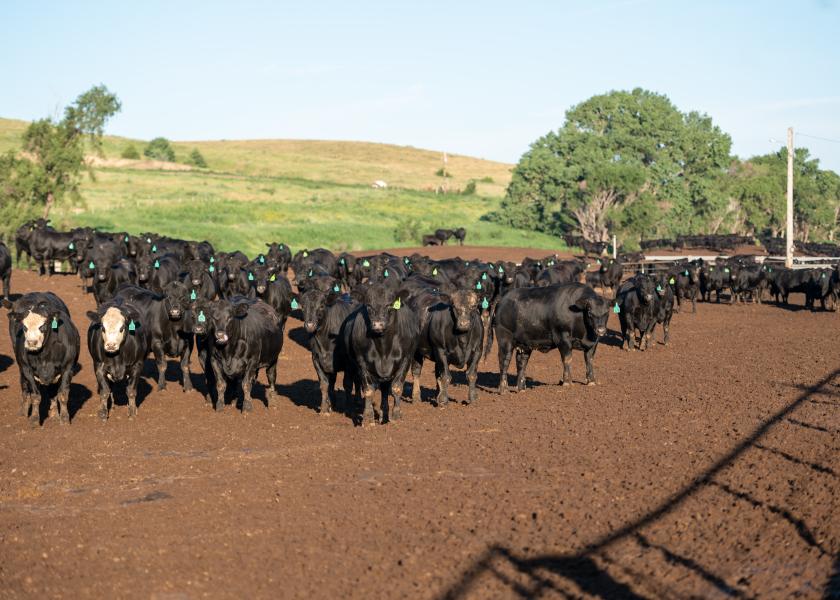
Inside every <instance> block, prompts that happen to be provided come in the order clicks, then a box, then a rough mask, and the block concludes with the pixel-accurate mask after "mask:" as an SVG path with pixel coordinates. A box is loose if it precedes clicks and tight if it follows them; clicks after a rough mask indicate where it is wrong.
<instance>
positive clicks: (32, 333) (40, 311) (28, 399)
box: [3, 292, 79, 427]
mask: <svg viewBox="0 0 840 600" xmlns="http://www.w3.org/2000/svg"><path fill="white" fill-rule="evenodd" d="M3 306H4V307H6V308H8V309H9V334H10V336H11V338H12V346H13V347H14V351H15V359H16V360H17V363H18V367H19V368H20V389H21V405H20V414H22V415H23V416H27V415H28V416H29V422H30V424H31V425H32V426H33V427H36V426H38V425H39V424H40V421H41V399H42V397H43V395H44V392H45V391H46V392H48V391H49V387H50V386H52V385H55V384H58V391H57V393H56V395H55V396H53V397H52V398H51V399H50V410H49V415H50V416H55V414H56V411H57V412H58V416H59V420H60V422H61V423H69V422H70V413H69V411H68V406H67V402H68V399H69V396H70V381H71V379H72V378H73V373H74V372H75V370H76V369H75V368H76V363H77V362H78V359H79V332H78V330H77V329H76V327H75V326H74V325H73V322H72V321H71V320H70V311H68V310H67V306H66V305H65V304H64V302H62V300H61V298H59V297H58V296H56V295H55V294H53V293H50V292H32V293H30V294H26V295H24V296H23V297H21V298H20V299H18V300H17V301H16V302H15V303H14V304H12V303H11V302H9V301H8V300H4V301H3ZM30 411H31V414H30Z"/></svg>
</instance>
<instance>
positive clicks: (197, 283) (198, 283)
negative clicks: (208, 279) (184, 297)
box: [192, 279, 201, 287]
mask: <svg viewBox="0 0 840 600" xmlns="http://www.w3.org/2000/svg"><path fill="white" fill-rule="evenodd" d="M192 284H193V285H194V286H195V287H198V286H200V285H201V280H200V279H193V280H192Z"/></svg>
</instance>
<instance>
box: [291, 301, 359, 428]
mask: <svg viewBox="0 0 840 600" xmlns="http://www.w3.org/2000/svg"><path fill="white" fill-rule="evenodd" d="M300 305H301V309H302V311H303V327H304V329H306V332H307V333H308V334H310V336H311V337H310V339H309V349H310V351H311V352H312V365H313V366H314V367H315V373H316V375H318V381H319V383H320V385H321V414H322V415H328V414H330V412H331V410H332V406H333V404H334V403H335V401H334V398H335V380H336V377H337V376H338V374H339V373H344V382H343V385H344V397H345V408H346V409H347V410H349V409H350V407H351V396H352V392H353V383H354V382H353V375H352V371H351V370H350V368H349V366H350V362H349V357H348V355H347V350H346V348H345V347H344V344H343V343H342V341H341V339H342V332H341V328H342V327H343V325H344V322H345V321H346V320H347V318H348V317H349V316H350V315H351V314H352V313H353V311H354V310H357V309H358V308H359V304H358V303H356V302H355V301H353V300H352V299H351V298H350V296H348V295H346V294H345V295H340V294H338V293H335V292H328V293H325V292H322V291H320V290H315V289H313V290H309V291H308V292H306V293H305V294H303V295H302V296H301V297H300Z"/></svg>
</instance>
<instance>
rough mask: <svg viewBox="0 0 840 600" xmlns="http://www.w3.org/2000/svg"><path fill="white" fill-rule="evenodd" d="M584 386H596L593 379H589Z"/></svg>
mask: <svg viewBox="0 0 840 600" xmlns="http://www.w3.org/2000/svg"><path fill="white" fill-rule="evenodd" d="M586 385H597V384H596V382H595V380H594V379H590V380H589V381H587V382H586Z"/></svg>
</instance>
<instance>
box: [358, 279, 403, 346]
mask: <svg viewBox="0 0 840 600" xmlns="http://www.w3.org/2000/svg"><path fill="white" fill-rule="evenodd" d="M403 305H404V299H403V298H401V297H400V295H399V294H398V293H397V290H396V289H394V288H391V287H389V286H386V285H372V286H370V287H369V288H368V289H367V290H366V293H365V311H366V312H367V316H368V321H369V323H368V325H369V327H370V331H371V333H373V334H374V335H382V334H383V333H385V331H386V330H387V329H388V327H389V326H390V324H391V323H392V322H393V321H394V320H395V319H396V313H397V311H398V310H407V308H404V306H403Z"/></svg>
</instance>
